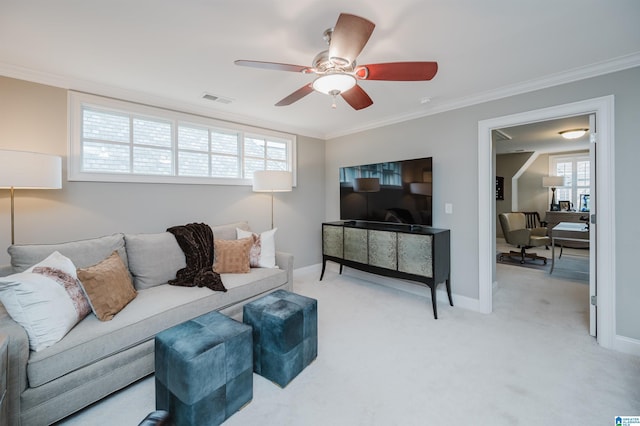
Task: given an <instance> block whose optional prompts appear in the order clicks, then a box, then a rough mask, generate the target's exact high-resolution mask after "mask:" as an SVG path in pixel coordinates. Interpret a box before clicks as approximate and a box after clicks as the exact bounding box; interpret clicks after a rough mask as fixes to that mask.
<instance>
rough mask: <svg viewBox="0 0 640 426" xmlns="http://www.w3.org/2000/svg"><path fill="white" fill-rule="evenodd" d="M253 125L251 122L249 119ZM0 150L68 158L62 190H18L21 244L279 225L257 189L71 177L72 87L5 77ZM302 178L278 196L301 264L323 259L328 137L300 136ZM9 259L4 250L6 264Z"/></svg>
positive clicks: (281, 239)
mask: <svg viewBox="0 0 640 426" xmlns="http://www.w3.org/2000/svg"><path fill="white" fill-rule="evenodd" d="M247 124H251V123H247ZM0 149H14V150H24V151H36V152H43V153H49V154H56V155H60V156H62V157H63V184H62V189H61V190H40V191H35V190H16V193H15V194H16V195H15V211H16V215H15V221H16V225H15V227H16V243H18V244H28V243H51V242H61V241H69V240H74V239H83V238H91V237H96V236H100V235H105V234H111V233H116V232H162V231H164V230H165V229H167V228H168V227H170V226H173V225H181V224H185V223H188V222H194V221H197V222H205V223H209V224H211V225H216V224H224V223H230V222H235V221H238V220H246V221H248V222H249V225H250V226H251V228H252V229H254V230H256V231H263V230H266V229H268V228H269V227H270V226H271V223H270V208H271V207H270V206H271V204H270V198H269V195H266V194H262V193H254V192H252V190H251V187H250V186H225V185H174V184H134V183H94V182H67V181H66V156H67V91H66V90H64V89H60V88H54V87H50V86H44V85H40V84H35V83H29V82H25V81H21V80H16V79H10V78H5V77H0ZM297 155H298V181H297V187H296V188H294V189H293V191H292V192H287V193H277V194H275V203H274V206H275V207H274V210H275V212H274V216H275V226H276V227H278V232H277V233H276V244H277V248H278V249H279V250H282V251H287V252H290V253H294V254H295V267H301V266H306V265H310V264H314V263H317V262H318V259H319V258H320V251H321V242H320V235H319V234H320V232H319V229H320V228H319V227H320V225H319V224H320V223H321V222H322V220H323V217H324V162H323V158H324V142H323V141H321V140H317V139H312V138H308V137H302V136H298V143H297ZM9 212H10V198H9V191H8V190H0V247H8V246H9V244H10V214H9ZM8 262H9V257H8V254H7V253H6V251H4V250H3V251H2V252H0V264H6V263H8Z"/></svg>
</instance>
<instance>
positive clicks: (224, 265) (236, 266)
mask: <svg viewBox="0 0 640 426" xmlns="http://www.w3.org/2000/svg"><path fill="white" fill-rule="evenodd" d="M252 245H253V239H252V238H241V239H239V240H215V241H214V246H215V249H214V253H215V262H214V263H213V270H214V272H217V273H219V274H224V273H232V274H246V273H247V272H249V271H250V270H251V269H250V266H249V250H251V246H252Z"/></svg>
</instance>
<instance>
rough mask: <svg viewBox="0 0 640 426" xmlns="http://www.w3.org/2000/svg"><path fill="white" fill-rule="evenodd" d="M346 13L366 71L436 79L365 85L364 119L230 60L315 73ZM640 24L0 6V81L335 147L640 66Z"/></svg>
mask: <svg viewBox="0 0 640 426" xmlns="http://www.w3.org/2000/svg"><path fill="white" fill-rule="evenodd" d="M340 12H348V13H353V14H356V15H359V16H362V17H365V18H367V19H369V20H371V21H373V22H374V23H376V28H375V30H374V32H373V35H372V37H371V39H370V40H369V42H368V44H367V45H366V46H365V48H364V50H363V51H362V53H361V54H360V56H359V58H358V63H360V64H367V63H379V62H394V61H429V60H433V61H437V62H438V64H439V71H438V74H437V75H436V76H435V78H434V79H433V80H432V81H428V82H383V81H362V82H360V85H361V87H362V88H363V89H364V90H366V92H367V93H368V94H369V95H370V97H371V98H372V99H373V101H374V104H373V105H372V106H371V107H369V108H366V109H364V110H361V111H354V110H353V109H351V108H350V107H349V106H348V105H347V104H346V103H345V102H344V101H343V100H342V99H340V100H339V102H338V108H337V109H335V110H333V109H331V108H330V104H331V98H330V97H329V96H327V95H321V94H319V93H312V94H310V95H308V96H307V97H305V98H303V99H302V100H300V101H298V102H297V103H294V104H293V105H291V106H286V107H275V106H274V104H275V103H276V102H278V101H279V100H280V99H282V98H283V97H285V96H286V95H288V94H290V93H291V92H293V91H295V90H297V89H298V88H300V87H302V86H304V85H305V84H307V83H308V82H310V81H311V80H312V78H313V77H312V76H311V75H303V74H297V73H290V72H281V71H271V70H262V69H253V68H246V67H238V66H236V65H234V63H233V61H234V60H236V59H249V60H259V61H272V62H281V63H290V64H298V65H311V61H312V59H313V57H314V56H315V55H316V54H317V53H318V52H320V51H321V50H324V49H325V47H326V45H325V42H324V41H323V39H322V33H323V31H324V30H325V29H327V28H329V27H331V26H333V25H334V24H335V22H336V19H337V17H338V15H339V13H340ZM639 20H640V2H638V1H637V0H610V1H602V0H562V1H558V0H537V1H529V2H524V1H513V0H490V1H478V0H454V1H452V0H394V1H382V0H375V1H373V0H368V1H363V0H353V1H350V2H344V1H340V0H323V1H314V0H295V1H294V0H271V1H263V0H216V1H213V0H210V1H202V0H183V1H176V0H109V1H101V2H97V1H87V0H60V1H50V0H0V75H5V76H9V77H15V78H22V79H26V80H31V81H36V82H40V83H45V84H51V85H56V86H60V87H65V88H72V89H76V90H82V91H88V92H92V93H97V94H105V95H109V96H113V97H120V98H124V99H128V100H135V101H140V102H146V103H151V104H154V105H158V106H166V107H171V108H175V109H180V110H183V111H190V112H197V113H202V114H206V115H210V116H213V117H216V118H221V119H225V120H231V121H238V122H243V123H247V124H251V125H255V126H262V127H267V128H272V129H276V130H281V131H287V132H293V133H298V134H302V135H308V136H315V137H320V138H330V137H335V136H339V135H343V134H348V133H351V132H355V131H358V130H363V129H367V128H374V127H377V126H379V125H383V124H388V123H393V122H398V121H402V120H406V119H410V118H415V117H420V116H424V115H428V114H433V113H436V112H439V111H444V110H447V109H452V108H456V107H460V106H464V105H470V104H474V103H477V102H481V101H486V100H489V99H496V98H499V97H503V96H508V95H511V94H515V93H522V92H526V91H530V90H535V89H537V88H541V87H549V86H552V85H554V84H560V83H564V82H567V81H572V80H577V79H580V78H585V77H589V76H592V75H598V74H602V73H606V72H610V71H615V70H619V69H625V68H630V67H633V66H638V65H640V25H639V24H638V22H639ZM204 93H210V94H214V95H218V96H221V97H224V98H229V99H231V100H232V102H231V103H229V104H223V103H220V102H212V101H207V100H203V99H201V97H202V95H203V94H204ZM423 98H429V99H430V100H431V101H430V102H427V103H421V102H420V100H421V99H423Z"/></svg>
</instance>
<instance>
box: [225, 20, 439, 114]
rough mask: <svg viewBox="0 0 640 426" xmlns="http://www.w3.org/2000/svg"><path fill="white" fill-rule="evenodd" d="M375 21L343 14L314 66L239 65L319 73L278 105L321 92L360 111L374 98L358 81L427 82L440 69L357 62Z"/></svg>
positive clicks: (412, 64)
mask: <svg viewBox="0 0 640 426" xmlns="http://www.w3.org/2000/svg"><path fill="white" fill-rule="evenodd" d="M374 28H375V24H374V23H373V22H371V21H369V20H367V19H365V18H361V17H359V16H356V15H350V14H348V13H341V14H340V16H339V17H338V21H337V22H336V25H335V27H333V28H329V29H328V30H326V31H325V32H324V36H323V37H324V39H325V41H326V42H327V44H328V45H329V49H327V50H324V51H322V52H320V53H318V54H317V55H316V57H315V58H314V59H313V62H312V65H311V66H310V67H307V66H303V65H291V64H281V63H277V62H261V61H246V60H237V61H235V64H236V65H241V66H246V67H254V68H264V69H271V70H277V71H292V72H301V73H303V74H316V75H317V76H318V77H317V78H316V79H315V80H314V81H313V82H311V83H309V84H306V85H304V86H303V87H301V88H300V89H298V90H296V91H295V92H293V93H291V94H290V95H289V96H287V97H285V98H284V99H282V100H281V101H280V102H278V103H277V104H276V106H285V105H291V104H292V103H294V102H296V101H299V100H300V99H302V98H303V97H305V96H307V95H308V94H309V93H311V92H313V91H314V90H315V91H318V92H320V93H324V94H327V95H330V96H332V97H333V104H332V105H331V106H332V107H333V108H335V107H336V97H337V96H338V95H340V96H342V98H343V99H344V100H345V101H346V102H347V103H348V104H349V105H351V107H353V108H354V109H356V110H360V109H363V108H367V107H368V106H371V105H372V104H373V101H372V100H371V98H370V97H369V95H367V93H366V92H365V91H364V90H363V89H362V88H361V87H360V86H359V85H358V84H357V81H358V80H384V81H426V80H431V79H432V78H433V77H434V76H435V75H436V72H438V63H437V62H388V63H381V64H368V65H357V64H356V57H357V56H358V55H359V54H360V52H361V51H362V49H363V48H364V46H365V44H367V41H368V40H369V37H371V33H372V32H373V29H374Z"/></svg>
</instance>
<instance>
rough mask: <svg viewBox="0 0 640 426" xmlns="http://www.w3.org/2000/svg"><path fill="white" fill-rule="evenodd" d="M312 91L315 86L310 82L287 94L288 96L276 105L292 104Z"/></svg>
mask: <svg viewBox="0 0 640 426" xmlns="http://www.w3.org/2000/svg"><path fill="white" fill-rule="evenodd" d="M311 92H313V86H312V85H311V83H309V84H307V85H306V86H302V87H301V88H299V89H298V90H296V91H295V92H293V93H292V94H290V95H289V96H287V97H286V98H284V99H282V100H281V101H280V102H278V103H277V104H276V106H287V105H291V104H292V103H294V102H296V101H299V100H300V99H302V98H304V97H305V96H307V95H308V94H309V93H311Z"/></svg>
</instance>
